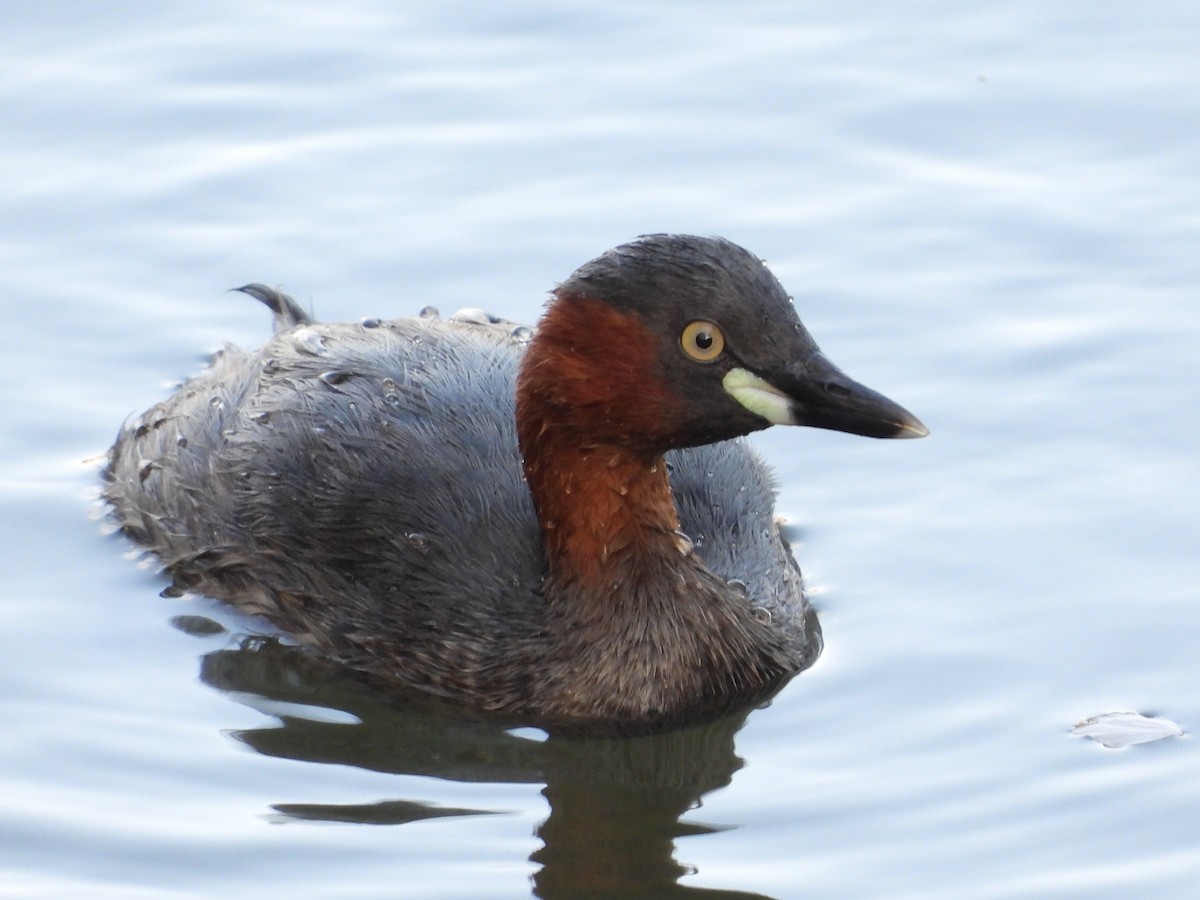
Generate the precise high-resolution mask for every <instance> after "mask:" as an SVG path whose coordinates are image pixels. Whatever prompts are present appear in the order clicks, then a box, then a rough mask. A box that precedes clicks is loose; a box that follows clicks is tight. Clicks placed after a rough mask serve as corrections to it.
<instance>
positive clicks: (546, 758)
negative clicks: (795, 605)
mask: <svg viewBox="0 0 1200 900" xmlns="http://www.w3.org/2000/svg"><path fill="white" fill-rule="evenodd" d="M187 618H188V620H189V622H188V624H187V625H185V624H184V622H183V621H181V620H180V621H177V622H176V624H177V626H178V627H184V628H186V630H188V631H194V625H193V624H192V622H194V621H195V619H196V618H197V617H187ZM201 678H202V679H203V681H204V682H205V683H207V684H209V685H210V686H212V687H214V688H216V689H218V690H220V691H223V692H227V693H230V694H232V695H234V697H235V698H240V699H243V700H246V701H247V702H249V703H250V705H252V706H255V707H257V708H261V709H264V710H266V711H270V712H271V713H272V714H273V715H275V716H277V717H278V719H279V724H278V725H275V724H273V725H272V726H271V727H264V728H255V729H248V730H243V731H238V732H235V733H234V735H233V736H234V737H235V738H236V739H237V740H239V741H241V742H242V743H243V744H245V745H247V746H249V747H252V748H253V749H254V750H256V751H258V752H259V753H262V754H264V755H267V756H276V757H282V758H286V759H294V760H301V761H305V762H315V763H335V764H341V765H350V766H356V767H358V768H362V769H367V770H370V771H375V772H386V773H394V774H403V775H418V776H428V777H433V778H439V779H444V780H449V781H459V782H480V783H499V784H541V785H543V786H544V787H543V789H542V794H543V796H544V797H545V798H546V800H547V802H548V803H549V806H550V814H549V815H548V816H547V818H546V819H545V821H544V822H542V824H541V826H540V827H539V828H538V831H537V836H538V838H540V840H541V841H542V846H541V848H539V849H538V850H537V851H536V852H534V853H533V855H532V857H531V859H532V860H533V861H534V862H535V863H537V864H538V865H539V867H540V868H539V870H538V871H537V872H536V874H535V875H534V877H533V882H534V888H533V890H534V895H535V896H537V897H541V898H543V900H558V898H589V897H612V898H623V897H630V898H632V897H655V898H671V897H688V898H706V900H718V898H727V900H734V898H750V897H761V896H762V895H760V894H753V893H746V892H740V891H728V890H713V889H706V888H700V887H693V886H689V885H686V884H681V883H680V881H679V879H680V878H681V877H682V876H684V875H687V874H690V873H691V872H692V871H694V870H692V869H690V868H688V867H687V866H685V865H682V864H680V863H679V862H677V861H676V860H675V858H674V849H675V848H674V841H675V839H676V838H678V837H683V836H687V835H695V834H707V833H711V832H714V831H720V830H723V829H724V828H726V827H734V826H722V825H712V824H701V823H697V822H693V821H681V817H682V816H683V815H684V814H685V813H686V812H687V811H688V810H689V809H692V808H693V807H695V806H696V805H697V804H698V802H699V800H700V798H701V797H703V796H704V795H705V794H708V793H710V792H712V791H715V790H718V789H719V788H723V787H725V786H727V785H728V784H729V783H730V781H731V780H732V778H733V774H734V772H736V771H737V770H738V769H739V768H740V767H741V765H742V760H741V759H740V758H739V757H738V756H737V755H736V754H735V752H734V735H735V734H736V732H737V731H738V729H739V728H741V726H742V725H743V724H744V722H745V720H746V716H747V715H748V714H749V712H750V710H749V709H743V710H740V711H730V712H729V713H728V714H727V715H725V716H724V717H721V718H719V719H717V720H716V721H712V722H709V723H707V724H704V725H700V726H697V727H693V728H688V729H684V730H680V731H673V732H669V733H667V734H660V735H652V736H643V737H616V738H611V737H610V738H604V737H574V736H571V737H564V736H560V735H554V734H552V735H550V736H549V737H548V738H547V739H546V740H544V741H538V740H530V739H528V738H526V737H521V736H519V735H518V734H514V733H513V732H512V730H511V729H510V727H509V725H508V724H505V723H497V722H496V721H494V720H489V719H487V718H484V717H482V716H481V715H480V714H478V713H470V712H468V711H464V710H463V709H461V708H457V707H452V706H447V705H445V704H442V703H440V702H439V701H437V700H434V699H432V698H430V697H428V696H425V695H412V694H405V695H396V694H395V693H394V691H392V690H389V691H387V692H386V693H385V692H383V691H381V690H380V689H378V688H377V687H374V686H371V685H368V684H364V683H363V682H362V681H361V679H360V678H358V677H357V676H354V675H352V674H350V673H348V672H347V670H346V669H344V668H342V667H339V666H336V665H334V664H331V663H329V662H326V661H323V660H321V659H318V658H315V657H314V656H312V655H311V654H309V653H306V652H305V651H303V650H301V649H299V648H296V647H293V646H289V645H285V644H282V643H280V642H279V641H277V640H275V639H274V638H251V639H246V640H244V641H243V642H242V643H241V644H240V646H236V647H232V648H226V649H221V650H215V651H213V652H210V653H208V654H207V655H206V656H204V658H203V662H202V666H201ZM305 707H307V708H308V709H310V710H314V709H315V710H318V711H319V710H325V711H329V712H330V713H331V715H330V716H328V717H324V718H327V720H324V721H322V720H321V719H322V718H323V717H322V716H320V715H308V714H304V711H303V708H305ZM289 710H293V711H296V712H299V713H300V714H298V715H289V714H288V711H289ZM335 711H344V712H343V713H341V714H338V713H337V712H335ZM346 714H349V715H346ZM274 810H275V813H276V815H277V816H278V817H280V818H281V819H284V820H318V821H336V822H354V823H360V824H370V825H399V824H404V823H407V822H414V821H421V820H425V819H430V818H436V817H446V816H473V815H485V814H489V813H498V812H503V810H487V809H452V808H447V807H439V806H433V805H428V804H424V803H420V802H417V801H410V800H396V799H390V800H382V801H380V802H377V803H367V804H346V805H334V804H314V803H279V804H276V805H274Z"/></svg>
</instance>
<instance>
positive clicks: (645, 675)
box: [105, 235, 927, 731]
mask: <svg viewBox="0 0 1200 900" xmlns="http://www.w3.org/2000/svg"><path fill="white" fill-rule="evenodd" d="M242 290H243V291H245V292H246V293H247V294H249V295H251V296H253V297H255V298H257V299H258V300H260V301H262V302H263V303H265V304H266V305H267V306H269V307H270V308H271V309H272V310H273V311H274V314H275V335H274V336H273V337H272V339H271V340H270V341H268V342H267V343H266V345H265V346H264V347H262V348H261V349H260V350H258V351H257V352H255V353H243V352H241V351H239V350H237V349H235V348H226V349H225V350H224V351H222V352H221V353H219V354H217V356H216V357H215V358H214V360H213V362H212V365H211V366H210V368H208V369H207V370H206V371H205V372H203V373H202V374H200V375H198V376H196V377H195V378H193V379H192V380H190V381H188V382H187V383H185V384H184V385H183V386H182V387H181V388H180V389H179V390H178V391H177V392H176V393H175V394H174V395H173V396H172V397H170V398H169V399H168V400H166V401H165V402H163V403H160V404H159V405H157V406H155V407H154V408H153V409H151V410H150V411H148V412H147V413H145V414H144V415H142V416H141V417H139V418H138V419H137V420H136V421H134V422H132V423H130V424H128V425H127V426H126V427H125V428H124V429H123V430H122V431H121V433H120V435H119V436H118V438H117V441H116V444H115V445H114V446H113V448H112V450H111V451H110V456H109V463H108V467H107V469H106V472H105V477H106V480H107V482H108V483H107V485H106V488H105V496H106V498H107V500H108V501H109V502H110V503H111V504H112V506H113V507H114V509H115V512H116V516H117V518H118V520H119V522H120V524H121V526H122V527H123V529H124V531H125V532H126V533H127V534H128V535H129V536H130V537H132V538H133V539H134V540H136V541H138V542H140V543H142V544H144V545H146V546H147V547H149V548H150V549H151V550H153V551H154V552H155V553H156V554H157V555H158V556H159V557H160V558H161V559H162V561H163V563H164V565H165V567H166V568H167V570H168V571H169V572H171V573H172V574H173V575H174V576H175V578H176V580H177V582H178V583H180V584H183V585H186V586H188V587H190V588H194V589H195V590H198V591H201V592H203V593H206V594H209V595H212V596H216V597H219V598H221V599H224V600H227V601H229V602H231V603H232V604H234V605H236V606H237V607H239V608H240V609H242V610H245V611H248V612H251V613H257V614H262V615H264V616H266V617H267V618H268V619H270V620H271V621H272V622H273V623H275V624H276V625H277V626H278V627H280V628H282V629H283V630H285V631H286V632H288V633H289V634H291V635H292V636H294V637H295V638H296V639H298V640H300V641H301V642H303V643H306V644H309V645H311V646H314V647H315V648H317V649H318V650H319V651H320V652H322V653H324V654H326V655H328V656H329V657H331V658H334V659H337V660H339V661H341V662H343V663H345V664H347V665H349V666H351V667H354V668H356V669H360V670H364V671H366V672H370V673H374V674H376V675H382V676H386V677H388V678H391V679H398V680H399V681H400V682H402V683H404V684H406V685H410V686H415V687H418V688H421V689H423V690H426V691H429V692H432V693H434V694H437V695H441V696H444V697H449V698H454V699H456V700H459V701H463V702H465V703H467V704H469V705H471V706H474V707H477V708H481V709H488V710H496V711H499V712H502V713H506V714H509V715H511V716H513V717H515V718H518V719H522V720H526V721H530V722H536V723H543V724H547V725H548V726H550V727H553V726H555V725H559V726H563V727H565V728H570V727H572V726H576V725H578V726H588V725H597V726H604V725H610V726H612V727H614V728H617V729H624V730H626V731H648V730H655V729H659V728H666V727H673V726H678V725H683V724H688V723H691V722H695V721H699V720H701V719H704V718H708V717H710V716H711V715H714V714H717V713H720V712H722V711H724V710H726V709H728V708H730V707H731V706H734V705H735V704H738V703H741V702H743V701H747V700H751V699H754V698H756V697H760V696H763V695H765V693H767V692H768V691H769V690H770V689H771V688H773V687H775V686H777V685H778V684H780V683H781V682H782V681H783V680H784V679H786V678H787V677H788V676H789V675H791V674H792V673H794V672H796V671H798V670H799V669H801V668H803V667H804V666H806V665H808V664H809V663H811V661H812V660H813V659H814V658H815V656H816V654H817V653H818V652H819V650H820V645H821V639H820V632H819V629H818V627H817V625H816V618H815V616H813V615H812V612H811V610H810V609H809V607H808V603H807V601H806V599H805V596H804V592H803V588H802V583H801V578H800V573H799V570H798V569H797V568H796V565H795V562H794V561H793V559H792V556H791V553H790V551H789V549H788V547H787V545H786V544H785V543H784V541H783V540H782V538H781V537H780V535H779V531H778V528H777V525H776V523H775V521H774V519H773V515H774V512H773V506H774V488H773V485H772V480H771V476H770V474H769V473H768V471H767V470H766V468H765V466H764V464H763V463H762V462H760V460H759V459H758V458H757V457H756V456H755V455H754V454H753V452H752V451H751V450H750V449H749V448H747V447H746V446H745V444H744V443H743V442H741V441H735V440H731V439H733V438H737V437H739V436H741V435H745V434H748V433H749V432H752V431H757V430H759V429H762V428H766V427H768V426H769V425H772V424H777V425H810V426H815V427H818V428H832V429H836V430H839V431H846V432H851V433H854V434H861V435H868V436H871V437H921V436H923V435H925V434H927V431H926V429H925V427H924V426H923V425H922V424H921V423H920V422H919V421H917V419H916V418H914V417H913V416H912V415H911V414H909V413H908V412H906V411H905V410H904V409H902V408H901V407H900V406H898V405H896V404H895V403H893V402H891V401H890V400H888V399H886V398H885V397H883V396H881V395H879V394H877V393H875V392H874V391H871V390H869V389H867V388H865V387H863V386H862V385H860V384H858V383H856V382H854V381H852V380H851V379H849V378H847V377H846V376H845V375H844V374H842V372H840V371H839V370H838V369H837V368H836V367H835V366H833V365H832V364H831V363H830V362H829V361H828V360H826V359H825V357H824V356H823V355H822V354H821V352H820V351H819V350H818V348H817V345H816V343H815V342H814V341H813V339H812V338H811V337H810V336H809V334H808V332H807V331H806V330H805V329H804V326H803V325H801V323H800V320H799V319H798V318H797V316H796V313H795V310H794V309H793V308H792V304H791V302H790V300H789V298H788V296H787V294H786V293H785V292H784V290H783V288H782V287H781V286H780V284H779V282H778V281H777V280H776V279H775V277H774V276H773V275H772V274H771V273H770V272H769V271H768V269H767V267H766V266H765V264H764V263H763V262H762V261H761V260H759V259H757V258H756V257H755V256H753V255H752V254H750V253H749V252H747V251H746V250H744V249H742V248H741V247H738V246H737V245H735V244H732V243H730V242H728V241H725V240H721V239H715V238H699V237H687V236H678V235H653V236H648V237H643V238H641V239H639V240H637V241H634V242H632V243H630V244H626V245H624V246H621V247H617V248H616V249H614V250H610V251H608V252H607V253H605V254H604V255H602V256H600V257H599V258H598V259H595V260H593V261H592V262H589V263H587V264H586V265H584V266H583V267H582V268H580V269H579V270H578V271H576V272H575V273H574V274H573V275H572V276H571V277H570V278H569V279H567V281H565V282H564V283H563V284H562V285H560V286H559V287H558V289H557V290H555V291H554V296H553V298H552V299H551V301H550V303H549V304H548V306H547V308H546V312H545V315H544V316H543V318H542V320H541V323H540V324H539V326H538V328H537V331H536V332H530V330H529V329H526V328H522V327H514V326H512V325H511V323H504V322H501V321H500V320H497V319H494V318H491V317H489V316H486V315H485V314H483V313H479V312H469V313H466V314H461V313H460V314H459V315H458V316H456V317H454V318H453V319H450V320H443V319H439V318H437V316H436V314H435V313H427V314H423V315H422V316H421V317H420V318H415V319H394V320H378V319H364V320H363V321H362V322H360V323H358V324H336V325H326V324H318V323H315V322H314V321H313V320H312V319H311V318H310V317H309V316H308V315H307V314H306V313H305V312H304V311H303V310H301V309H300V308H299V307H298V306H297V305H296V303H295V302H294V301H293V300H291V298H289V297H287V296H285V295H283V294H281V293H278V292H276V291H274V290H271V289H270V288H266V287H263V286H262V285H249V286H247V287H245V288H242Z"/></svg>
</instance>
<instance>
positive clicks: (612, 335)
mask: <svg viewBox="0 0 1200 900" xmlns="http://www.w3.org/2000/svg"><path fill="white" fill-rule="evenodd" d="M517 421H518V430H519V432H520V436H521V444H522V450H523V451H524V452H525V453H526V461H527V463H528V462H529V454H530V453H531V446H530V444H532V443H534V442H538V443H539V445H540V444H541V443H542V442H545V441H547V440H551V439H554V438H557V439H559V440H568V441H570V442H572V443H575V444H576V446H578V447H579V448H581V449H587V448H590V447H601V446H614V447H615V446H619V447H623V448H625V449H626V450H628V451H631V452H634V453H637V454H638V455H642V456H651V457H652V456H657V455H659V454H661V453H663V452H665V451H666V450H669V449H673V448H680V447H690V446H696V445H699V444H706V443H712V442H715V441H719V440H724V439H727V438H731V437H736V436H738V435H743V434H748V433H750V432H752V431H757V430H759V429H762V428H766V427H768V426H770V425H809V426H812V427H816V428H830V429H834V430H837V431H846V432H850V433H853V434H861V435H866V436H869V437H880V438H885V437H887V438H891V437H923V436H924V435H926V434H928V430H927V429H926V428H925V426H924V425H922V424H921V422H920V421H919V420H917V418H916V417H915V416H913V415H912V414H911V413H909V412H908V411H906V410H905V409H904V408H903V407H901V406H899V405H898V404H896V403H893V402H892V401H891V400H889V399H887V398H886V397H884V396H882V395H881V394H878V393H876V392H875V391H872V390H870V389H869V388H866V387H864V386H863V385H861V384H859V383H858V382H856V381H854V380H852V379H850V378H849V377H847V376H846V375H845V374H843V373H842V372H841V371H840V370H839V369H838V368H837V367H836V366H834V365H833V364H832V363H831V362H829V361H828V360H827V359H826V358H825V357H824V355H822V353H821V351H820V349H819V348H818V347H817V344H816V342H815V341H814V340H813V339H812V337H811V336H810V335H809V333H808V332H807V331H806V330H805V328H804V326H803V325H802V324H801V322H800V319H799V318H798V316H797V315H796V311H795V309H794V308H793V307H792V303H791V300H790V299H789V297H788V295H787V293H786V292H785V291H784V289H783V287H782V286H781V285H780V283H779V282H778V281H777V280H776V278H775V276H774V275H772V274H771V272H770V271H769V270H768V269H767V267H766V265H765V264H764V263H763V262H762V261H761V260H760V259H758V258H757V257H755V256H754V255H753V254H751V253H749V252H748V251H746V250H744V249H743V248H741V247H739V246H737V245H736V244H733V243H731V242H729V241H727V240H724V239H721V238H703V237H692V236H687V235H649V236H646V237H642V238H639V239H638V240H636V241H634V242H632V243H629V244H625V245H622V246H620V247H616V248H615V249H613V250H609V251H608V252H607V253H605V254H603V255H602V256H600V257H598V258H597V259H595V260H593V261H591V262H589V263H587V264H585V265H583V266H582V267H580V268H579V269H578V270H577V271H576V272H575V273H574V274H573V275H572V276H571V277H570V278H568V279H567V280H566V281H565V282H563V283H562V284H561V285H560V286H559V287H558V289H557V290H556V291H555V292H554V299H552V300H551V302H550V304H549V305H548V307H547V310H546V314H545V316H544V317H543V318H542V321H541V324H540V326H539V329H538V333H537V334H536V336H535V337H534V339H533V341H532V342H531V344H530V347H529V351H528V353H527V355H526V357H525V361H524V364H523V367H522V371H521V376H520V379H519V382H518V390H517Z"/></svg>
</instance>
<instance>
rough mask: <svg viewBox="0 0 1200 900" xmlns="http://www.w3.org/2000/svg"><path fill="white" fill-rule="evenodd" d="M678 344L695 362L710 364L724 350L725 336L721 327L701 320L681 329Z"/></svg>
mask: <svg viewBox="0 0 1200 900" xmlns="http://www.w3.org/2000/svg"><path fill="white" fill-rule="evenodd" d="M679 343H680V344H681V345H682V346H683V352H684V353H686V354H687V355H688V356H689V357H691V358H692V359H694V360H695V361H696V362H712V361H713V360H714V359H716V358H717V357H718V356H720V355H721V353H722V352H723V351H724V350H725V334H724V332H722V331H721V326H719V325H715V324H713V323H712V322H705V321H704V320H702V319H701V320H698V321H695V322H692V323H690V324H689V325H688V326H687V327H686V328H684V329H683V334H681V335H680V336H679Z"/></svg>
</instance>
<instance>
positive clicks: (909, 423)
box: [894, 417, 929, 438]
mask: <svg viewBox="0 0 1200 900" xmlns="http://www.w3.org/2000/svg"><path fill="white" fill-rule="evenodd" d="M896 424H897V425H898V426H899V427H898V429H897V430H896V434H895V435H894V437H898V438H923V437H928V436H929V429H928V428H926V427H925V424H924V423H923V422H922V421H921V420H920V419H917V418H915V417H914V418H911V419H906V420H904V421H901V422H897V423H896Z"/></svg>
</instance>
